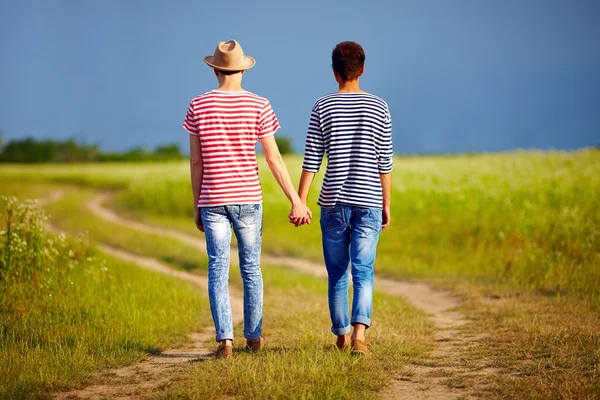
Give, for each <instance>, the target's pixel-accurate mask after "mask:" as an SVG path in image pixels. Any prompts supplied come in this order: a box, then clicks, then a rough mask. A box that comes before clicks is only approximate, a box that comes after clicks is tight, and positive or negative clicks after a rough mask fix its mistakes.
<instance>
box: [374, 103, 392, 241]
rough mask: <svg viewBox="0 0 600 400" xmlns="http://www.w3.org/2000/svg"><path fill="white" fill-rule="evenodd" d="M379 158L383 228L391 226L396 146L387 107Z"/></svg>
mask: <svg viewBox="0 0 600 400" xmlns="http://www.w3.org/2000/svg"><path fill="white" fill-rule="evenodd" d="M378 152H379V160H378V168H379V181H380V182H381V192H382V197H383V199H382V200H383V214H382V220H383V221H382V224H381V227H382V229H385V228H387V227H388V226H390V222H391V214H390V203H391V201H392V167H393V165H394V148H393V146H392V116H391V115H390V112H389V110H387V109H386V117H385V130H384V132H383V141H382V144H381V147H380V148H379V149H378Z"/></svg>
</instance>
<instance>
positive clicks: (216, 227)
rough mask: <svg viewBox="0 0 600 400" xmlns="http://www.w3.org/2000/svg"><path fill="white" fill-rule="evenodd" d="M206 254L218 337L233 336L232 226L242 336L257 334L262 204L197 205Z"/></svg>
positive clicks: (247, 336)
mask: <svg viewBox="0 0 600 400" xmlns="http://www.w3.org/2000/svg"><path fill="white" fill-rule="evenodd" d="M200 213H201V216H202V223H203V225H204V232H205V234H206V252H207V254H208V298H209V300H210V311H211V313H212V317H213V321H214V322H215V329H216V331H217V337H216V339H217V341H221V340H225V339H230V340H233V322H232V317H231V302H230V299H229V258H230V246H231V227H232V226H233V231H234V232H235V236H236V238H237V241H238V254H239V257H240V272H241V274H242V280H243V282H244V337H245V338H246V339H249V340H255V339H258V338H260V334H261V329H262V304H263V281H262V273H261V271H260V250H261V245H262V206H261V205H260V204H242V205H228V206H220V207H202V208H201V209H200Z"/></svg>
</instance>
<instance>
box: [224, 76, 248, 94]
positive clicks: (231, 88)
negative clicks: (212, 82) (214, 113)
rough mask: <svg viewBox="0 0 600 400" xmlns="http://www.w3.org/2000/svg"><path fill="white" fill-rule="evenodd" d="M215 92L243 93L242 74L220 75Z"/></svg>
mask: <svg viewBox="0 0 600 400" xmlns="http://www.w3.org/2000/svg"><path fill="white" fill-rule="evenodd" d="M217 90H220V91H222V92H243V91H244V88H242V74H234V75H220V76H219V87H218V88H217Z"/></svg>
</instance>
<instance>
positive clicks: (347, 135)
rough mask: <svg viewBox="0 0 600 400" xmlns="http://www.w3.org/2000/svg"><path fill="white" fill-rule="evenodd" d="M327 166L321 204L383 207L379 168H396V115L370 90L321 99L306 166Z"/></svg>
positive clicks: (311, 126) (306, 152)
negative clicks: (394, 136) (325, 160)
mask: <svg viewBox="0 0 600 400" xmlns="http://www.w3.org/2000/svg"><path fill="white" fill-rule="evenodd" d="M324 154H327V170H326V171H325V178H324V180H323V187H322V188H321V195H320V196H319V201H318V204H319V205H320V206H321V207H333V206H335V205H336V204H347V205H354V206H359V207H372V208H382V207H383V199H382V192H381V181H380V180H379V174H389V173H390V172H392V156H393V149H392V117H391V115H390V112H389V110H388V106H387V104H386V102H385V101H383V100H382V99H381V98H379V97H377V96H374V95H372V94H369V93H332V94H329V95H327V96H324V97H322V98H320V99H319V100H317V102H316V103H315V105H314V107H313V109H312V113H311V116H310V123H309V126H308V134H307V135H306V147H305V150H304V163H303V165H302V168H303V169H304V170H306V171H310V172H319V168H320V167H321V162H322V160H323V155H324Z"/></svg>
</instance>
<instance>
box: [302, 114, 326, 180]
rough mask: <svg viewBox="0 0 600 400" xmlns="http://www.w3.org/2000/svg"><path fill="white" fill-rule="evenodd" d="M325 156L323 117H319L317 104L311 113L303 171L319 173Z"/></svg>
mask: <svg viewBox="0 0 600 400" xmlns="http://www.w3.org/2000/svg"><path fill="white" fill-rule="evenodd" d="M324 155H325V143H324V140H323V132H322V131H321V117H320V115H319V109H318V107H317V105H316V104H315V106H314V107H313V109H312V112H311V113H310V121H309V123H308V133H307V134H306V144H305V146H304V163H303V164H302V169H303V170H305V171H308V172H315V173H316V172H319V168H321V162H322V161H323V156H324Z"/></svg>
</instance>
